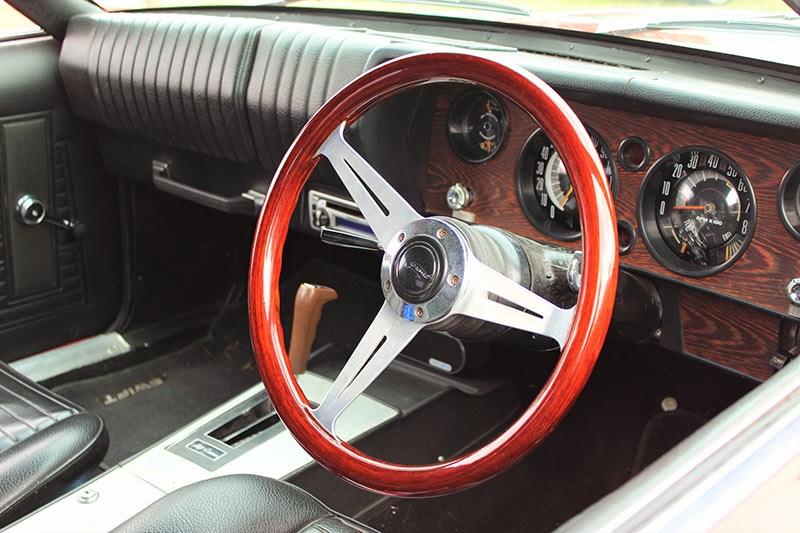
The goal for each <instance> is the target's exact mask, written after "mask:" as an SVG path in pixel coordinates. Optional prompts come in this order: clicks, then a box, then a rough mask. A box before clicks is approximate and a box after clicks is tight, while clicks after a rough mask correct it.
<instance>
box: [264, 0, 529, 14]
mask: <svg viewBox="0 0 800 533" xmlns="http://www.w3.org/2000/svg"><path fill="white" fill-rule="evenodd" d="M381 2H386V3H394V2H402V3H404V4H420V5H428V6H438V7H440V6H449V7H461V8H464V9H474V10H476V11H491V12H494V13H503V14H506V15H521V16H523V17H530V16H531V11H530V10H528V9H526V8H524V7H520V6H518V5H515V4H508V3H505V2H498V1H495V0H378V1H377V2H376V3H381ZM293 3H294V2H293V0H267V1H265V2H262V3H260V4H258V5H259V6H263V7H291V5H292V4H293Z"/></svg>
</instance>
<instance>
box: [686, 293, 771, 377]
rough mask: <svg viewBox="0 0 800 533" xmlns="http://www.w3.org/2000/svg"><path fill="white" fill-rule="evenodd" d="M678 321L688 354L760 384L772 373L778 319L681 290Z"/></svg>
mask: <svg viewBox="0 0 800 533" xmlns="http://www.w3.org/2000/svg"><path fill="white" fill-rule="evenodd" d="M681 320H682V322H683V345H684V351H686V352H687V353H690V354H693V355H696V356H698V357H702V358H703V359H707V360H709V361H713V362H715V363H717V364H720V365H722V366H725V367H727V368H732V369H733V370H737V371H739V372H741V373H743V374H746V375H748V376H752V377H754V378H757V379H760V380H765V379H767V378H769V377H770V376H772V375H773V374H774V373H775V370H774V369H773V368H772V367H771V366H770V364H769V358H770V356H771V355H772V354H773V353H775V352H776V351H777V350H778V332H779V328H780V321H781V319H780V317H778V316H777V315H773V314H772V313H767V312H764V311H758V310H754V309H751V308H748V307H746V306H743V305H740V304H737V303H734V302H731V301H728V300H724V299H722V298H715V297H713V296H709V295H708V294H704V293H701V292H699V291H693V290H690V289H684V290H681Z"/></svg>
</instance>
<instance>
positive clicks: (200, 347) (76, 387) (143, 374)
mask: <svg viewBox="0 0 800 533" xmlns="http://www.w3.org/2000/svg"><path fill="white" fill-rule="evenodd" d="M225 318H226V320H225V322H224V324H219V321H218V326H219V327H214V328H212V330H211V333H210V334H209V335H208V336H207V337H206V338H203V339H201V340H198V341H195V342H193V343H191V344H189V345H186V346H183V347H181V348H179V349H177V350H175V351H173V352H172V353H169V354H166V355H162V356H159V357H157V358H155V359H152V360H149V361H147V362H144V363H141V364H138V365H135V366H130V367H128V368H125V369H122V370H119V371H116V372H113V373H110V374H107V375H104V376H100V377H95V378H90V379H85V380H81V381H76V382H72V383H68V384H64V385H60V386H58V387H56V388H55V390H56V391H57V392H58V393H59V394H61V395H63V396H65V397H67V398H69V399H70V400H72V401H74V402H76V403H77V404H78V405H81V406H83V407H84V408H86V409H87V410H88V411H90V412H92V413H95V414H97V415H99V416H101V417H103V419H104V420H105V422H106V426H107V428H108V433H109V437H110V441H111V444H110V447H109V450H108V453H107V455H106V458H105V461H104V463H105V464H106V465H113V464H116V463H118V462H120V461H122V460H124V459H126V458H128V457H130V456H131V455H133V454H135V453H137V452H139V451H141V450H143V449H145V448H147V447H148V446H150V445H151V444H153V443H155V442H157V441H158V440H160V439H161V438H163V437H165V436H167V435H169V434H170V433H172V432H173V431H175V430H177V429H179V428H180V427H182V426H184V425H185V424H187V423H189V422H191V421H192V420H194V419H195V418H197V417H198V416H200V415H202V414H204V413H206V412H208V411H209V410H210V409H212V408H214V407H217V406H218V405H219V404H221V403H223V402H225V401H226V400H228V399H230V398H232V397H233V396H235V395H236V394H238V393H240V392H241V391H243V390H245V389H246V388H247V387H249V386H251V385H253V384H254V383H257V382H259V375H258V371H257V370H256V367H255V360H254V359H253V355H252V351H251V347H250V337H249V334H248V330H247V318H246V313H245V312H244V309H241V310H239V311H238V312H236V313H234V316H233V317H225Z"/></svg>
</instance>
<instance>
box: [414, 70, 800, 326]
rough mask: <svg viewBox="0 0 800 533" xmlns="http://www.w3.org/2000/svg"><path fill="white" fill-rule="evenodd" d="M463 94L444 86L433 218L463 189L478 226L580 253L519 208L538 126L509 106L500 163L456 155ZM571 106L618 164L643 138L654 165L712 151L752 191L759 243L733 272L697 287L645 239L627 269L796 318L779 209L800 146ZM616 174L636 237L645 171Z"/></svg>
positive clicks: (793, 251)
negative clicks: (628, 144) (696, 150)
mask: <svg viewBox="0 0 800 533" xmlns="http://www.w3.org/2000/svg"><path fill="white" fill-rule="evenodd" d="M464 90H466V88H465V87H464V86H463V85H455V84H450V85H446V86H443V88H442V90H441V92H440V95H439V99H438V101H437V106H436V111H435V115H434V119H433V131H432V135H431V146H430V157H429V162H428V189H427V207H428V210H429V211H430V212H431V213H436V214H446V215H449V214H450V212H449V210H448V209H447V205H446V203H445V196H446V192H447V189H448V188H449V187H450V186H451V185H453V184H454V183H457V182H459V181H460V182H463V183H465V184H467V185H468V186H469V187H471V188H472V190H473V191H474V193H475V203H474V204H473V205H472V206H471V207H470V208H469V210H470V211H473V212H474V213H475V214H476V222H477V223H480V224H487V225H491V226H497V227H500V228H504V229H507V230H509V231H513V232H515V233H517V234H519V235H523V236H525V237H529V238H532V239H536V240H539V241H547V242H556V243H557V244H559V245H562V246H565V247H568V248H573V249H574V248H577V247H579V246H580V243H579V242H577V243H564V242H560V241H554V240H553V239H551V238H548V237H546V236H545V235H543V234H542V233H540V232H539V231H538V230H537V229H536V228H534V227H533V225H532V224H531V223H530V222H529V221H528V219H527V218H526V217H525V215H524V213H523V212H522V209H521V208H520V206H519V203H518V201H517V192H516V185H515V182H514V175H515V169H516V164H517V158H518V157H519V154H520V153H521V151H522V147H523V145H524V143H525V141H526V140H527V138H528V137H529V136H530V135H531V134H532V133H533V132H534V131H535V130H536V129H537V125H536V124H535V123H534V122H533V121H532V120H531V119H530V117H528V115H527V114H525V113H524V112H522V110H521V109H520V108H519V107H518V106H516V105H513V104H511V103H510V102H508V101H503V104H504V105H505V107H506V110H507V113H508V115H509V120H508V124H509V126H508V127H509V130H508V133H507V134H506V139H505V141H504V143H503V144H504V145H503V146H502V147H501V148H500V151H499V152H498V154H497V155H496V156H495V157H494V158H492V159H490V160H489V161H487V162H484V163H480V164H471V163H467V162H465V161H463V160H461V159H460V158H459V157H458V156H457V155H456V154H455V153H454V152H453V150H452V149H451V148H450V145H449V143H448V140H447V127H446V122H447V113H448V110H449V108H450V104H451V103H452V101H453V100H454V99H455V98H456V97H457V96H458V95H459V94H460V93H461V92H463V91H464ZM571 105H572V106H573V108H574V109H575V111H576V113H577V114H578V116H579V117H580V118H581V119H582V120H583V121H584V123H585V124H587V125H588V126H591V127H592V128H594V129H595V131H597V132H598V133H599V134H600V135H601V136H602V137H603V138H604V139H605V140H606V141H607V142H608V144H609V145H610V146H611V147H612V151H613V152H614V158H615V160H616V161H619V159H618V153H617V148H618V146H619V144H620V142H621V141H622V140H623V139H624V138H626V137H629V136H639V137H642V138H643V139H645V140H646V141H647V142H648V144H649V146H650V150H651V159H650V165H652V164H653V163H654V162H655V161H656V160H657V159H658V158H660V157H662V156H664V155H666V154H667V153H669V152H671V151H673V150H676V149H678V148H681V147H684V146H688V145H701V146H708V147H711V148H715V149H717V150H719V151H721V152H723V153H725V154H726V155H728V156H729V157H731V158H733V160H734V161H736V162H737V163H738V164H739V165H740V166H741V167H742V169H744V171H745V172H746V173H747V176H748V177H749V178H750V181H751V183H752V185H753V189H754V192H755V196H756V202H757V207H758V218H757V223H756V230H755V236H754V238H753V240H752V242H751V244H750V247H749V249H748V250H747V252H745V254H744V255H743V256H742V258H741V259H739V261H738V262H737V263H736V264H735V265H733V266H732V267H731V268H729V269H728V270H726V271H724V272H722V273H720V274H717V275H715V276H711V277H707V278H699V279H696V278H689V277H684V276H680V275H677V274H673V273H672V272H670V271H669V270H667V269H666V268H664V267H663V266H661V265H660V264H659V263H658V262H657V261H656V260H655V259H654V258H653V257H652V256H651V255H650V252H649V251H648V250H647V248H646V247H645V245H644V243H643V241H642V239H641V236H640V235H639V238H638V239H637V243H636V245H635V246H634V248H633V250H632V251H631V253H630V254H629V255H626V256H625V257H623V258H622V259H621V261H622V263H623V264H626V265H629V266H631V267H636V268H638V269H641V270H644V271H646V272H650V273H652V274H656V275H659V276H663V277H667V278H670V279H675V280H679V281H681V282H684V283H686V284H688V285H689V286H692V287H697V288H701V289H706V290H709V291H712V292H715V293H718V294H721V295H724V296H727V297H729V298H733V299H736V300H741V301H743V302H746V303H748V304H751V305H754V306H757V307H761V308H764V309H767V310H770V311H774V312H777V313H781V314H786V315H791V314H793V313H794V314H796V313H797V311H796V310H795V311H793V310H792V309H790V305H789V303H788V300H787V298H786V295H785V292H784V290H785V286H786V282H787V281H788V280H789V279H791V278H794V277H797V276H800V264H799V263H800V261H798V260H799V259H800V241H797V240H795V239H794V238H793V237H792V236H791V235H790V234H789V232H788V230H787V229H786V228H785V227H784V225H783V223H782V222H781V220H780V218H779V214H778V209H777V206H778V187H779V185H780V181H781V178H782V177H783V175H784V174H785V172H786V171H787V170H788V169H789V168H790V167H791V166H792V165H794V164H795V163H797V162H798V161H800V144H798V143H790V142H787V141H782V140H777V139H770V138H766V137H760V136H754V135H748V134H744V133H739V132H733V131H728V130H723V129H719V128H714V127H709V126H704V125H700V124H690V123H686V122H679V121H675V120H669V119H666V118H660V117H652V116H646V115H640V114H634V113H627V112H624V111H619V110H612V109H604V108H601V107H596V106H590V105H585V104H578V103H572V104H571ZM701 119H702V117H698V120H701ZM648 166H649V165H648ZM617 169H618V171H619V186H618V193H617V198H616V212H617V217H618V218H620V219H624V220H627V221H628V222H630V223H631V224H633V226H634V227H635V228H636V231H637V233H638V232H639V227H638V221H637V216H636V213H637V212H636V209H637V206H636V204H637V200H638V195H639V188H640V186H641V184H642V181H643V180H644V177H645V174H646V170H647V169H645V170H643V171H640V172H628V171H626V170H624V169H623V168H621V165H619V164H617Z"/></svg>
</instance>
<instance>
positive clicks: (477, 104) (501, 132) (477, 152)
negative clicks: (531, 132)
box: [447, 90, 506, 163]
mask: <svg viewBox="0 0 800 533" xmlns="http://www.w3.org/2000/svg"><path fill="white" fill-rule="evenodd" d="M505 134H506V112H505V110H504V109H503V106H502V105H500V101H499V100H498V99H497V98H495V97H494V96H492V95H491V94H490V93H488V92H486V91H477V90H471V91H467V92H466V93H464V94H462V95H461V96H459V97H458V99H456V101H455V102H453V106H452V107H451V108H450V115H449V116H448V119H447V136H448V139H450V146H451V147H452V148H453V150H454V151H455V152H456V153H457V154H458V155H459V156H461V158H462V159H464V160H465V161H469V162H470V163H481V162H483V161H486V160H488V159H490V158H491V157H492V156H494V155H495V154H496V153H497V151H498V150H499V149H500V146H502V144H503V138H504V137H505Z"/></svg>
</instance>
